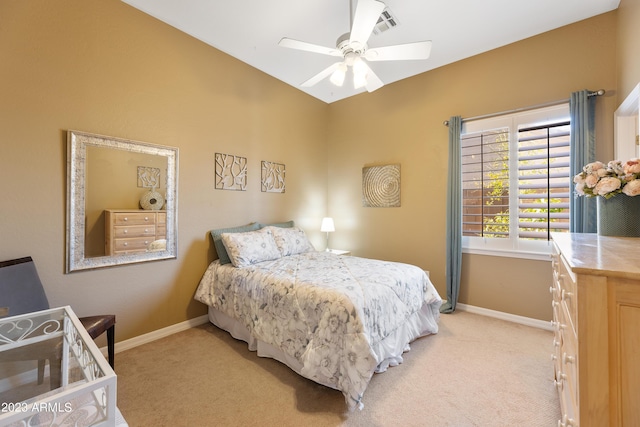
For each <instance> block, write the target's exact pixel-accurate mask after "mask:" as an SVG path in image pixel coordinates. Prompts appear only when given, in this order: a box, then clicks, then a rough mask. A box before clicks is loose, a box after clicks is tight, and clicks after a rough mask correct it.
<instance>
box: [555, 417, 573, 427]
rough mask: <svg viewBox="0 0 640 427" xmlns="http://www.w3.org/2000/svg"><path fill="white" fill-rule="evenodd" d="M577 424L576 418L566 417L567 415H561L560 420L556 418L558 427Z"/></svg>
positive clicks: (568, 426)
mask: <svg viewBox="0 0 640 427" xmlns="http://www.w3.org/2000/svg"><path fill="white" fill-rule="evenodd" d="M575 426H577V424H576V420H574V419H573V418H568V417H567V415H564V416H563V417H562V420H558V427H575Z"/></svg>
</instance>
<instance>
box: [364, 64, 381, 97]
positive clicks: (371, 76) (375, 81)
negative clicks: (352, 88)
mask: <svg viewBox="0 0 640 427" xmlns="http://www.w3.org/2000/svg"><path fill="white" fill-rule="evenodd" d="M362 64H363V65H364V67H366V69H367V84H366V85H365V88H367V92H373V91H374V90H376V89H380V88H381V87H382V86H384V83H382V80H380V78H379V77H378V76H376V73H374V72H373V70H372V69H371V67H369V66H368V65H367V64H366V63H365V62H364V61H362Z"/></svg>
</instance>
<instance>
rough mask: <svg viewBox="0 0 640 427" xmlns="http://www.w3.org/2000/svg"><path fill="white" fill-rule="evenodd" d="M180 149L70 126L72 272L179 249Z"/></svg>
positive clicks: (68, 266) (156, 256)
mask: <svg viewBox="0 0 640 427" xmlns="http://www.w3.org/2000/svg"><path fill="white" fill-rule="evenodd" d="M177 184H178V149H177V148H173V147H166V146H161V145H155V144H149V143H145V142H138V141H130V140H126V139H120V138H113V137H109V136H102V135H95V134H90V133H85V132H78V131H74V130H70V131H68V132H67V242H66V243H67V248H66V249H67V257H66V258H67V259H66V272H67V273H70V272H73V271H78V270H87V269H94V268H101V267H110V266H116V265H123V264H132V263H139V262H146V261H156V260H162V259H169V258H176V257H177V240H178V235H177V222H178V220H177V200H178V191H177Z"/></svg>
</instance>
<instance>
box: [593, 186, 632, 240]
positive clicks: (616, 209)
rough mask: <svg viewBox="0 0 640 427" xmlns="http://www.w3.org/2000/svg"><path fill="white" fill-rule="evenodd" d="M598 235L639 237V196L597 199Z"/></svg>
mask: <svg viewBox="0 0 640 427" xmlns="http://www.w3.org/2000/svg"><path fill="white" fill-rule="evenodd" d="M598 234H599V235H601V236H626V237H640V196H636V197H631V196H627V195H626V194H622V193H621V194H616V195H615V196H613V197H611V198H609V199H606V198H604V197H598Z"/></svg>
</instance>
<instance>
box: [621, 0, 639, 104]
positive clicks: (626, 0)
mask: <svg viewBox="0 0 640 427" xmlns="http://www.w3.org/2000/svg"><path fill="white" fill-rule="evenodd" d="M617 59H618V104H620V103H622V101H624V99H625V98H626V97H627V95H629V92H631V90H632V89H633V88H634V87H636V86H637V85H638V83H640V2H639V1H638V0H622V1H621V2H620V6H619V7H618V49H617Z"/></svg>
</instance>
